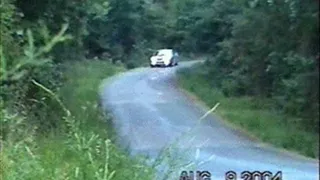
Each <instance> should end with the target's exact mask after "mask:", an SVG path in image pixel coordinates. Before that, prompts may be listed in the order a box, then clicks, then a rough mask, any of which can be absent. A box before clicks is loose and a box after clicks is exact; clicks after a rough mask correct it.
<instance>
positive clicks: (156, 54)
mask: <svg viewBox="0 0 320 180" xmlns="http://www.w3.org/2000/svg"><path fill="white" fill-rule="evenodd" d="M170 53H171V50H170V49H163V50H159V51H157V52H156V53H155V54H154V55H155V56H164V55H169V54H170Z"/></svg>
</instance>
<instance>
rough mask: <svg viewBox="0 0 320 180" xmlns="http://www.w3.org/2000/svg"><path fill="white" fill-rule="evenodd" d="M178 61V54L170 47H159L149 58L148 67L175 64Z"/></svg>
mask: <svg viewBox="0 0 320 180" xmlns="http://www.w3.org/2000/svg"><path fill="white" fill-rule="evenodd" d="M178 63H179V55H178V53H177V52H175V51H174V50H172V49H160V50H158V51H157V52H156V53H155V54H154V55H153V56H152V57H151V58H150V67H155V66H165V67H168V66H176V65H178Z"/></svg>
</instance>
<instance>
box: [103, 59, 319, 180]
mask: <svg viewBox="0 0 320 180" xmlns="http://www.w3.org/2000/svg"><path fill="white" fill-rule="evenodd" d="M193 63H194V62H184V63H182V62H181V63H180V65H179V66H177V67H171V68H139V69H136V70H133V71H129V72H126V73H124V74H121V75H118V76H116V77H113V78H112V79H111V80H109V82H108V83H107V85H104V86H103V88H102V91H101V97H102V104H103V106H104V108H107V109H108V110H109V111H110V112H111V113H112V115H113V118H114V126H115V129H116V132H117V133H118V136H119V143H121V144H122V145H123V146H125V147H129V150H130V152H131V153H132V154H133V155H135V154H143V155H148V156H149V158H150V159H151V160H154V159H155V158H156V157H157V156H159V152H160V150H161V149H163V148H164V147H168V146H169V147H177V148H175V149H173V150H171V151H170V152H171V157H173V159H179V160H180V159H181V162H182V163H187V161H188V162H192V163H194V166H190V167H189V166H187V167H184V168H182V169H179V170H178V169H177V170H173V172H172V173H173V175H174V176H176V177H179V175H180V172H181V170H194V171H196V170H206V171H209V172H210V173H211V179H226V178H225V173H226V172H228V171H231V170H232V171H235V172H236V173H237V174H238V175H237V176H238V178H237V179H241V178H240V176H241V175H240V173H241V172H242V171H270V172H271V173H273V174H275V173H277V172H278V171H282V179H286V180H300V179H301V180H317V179H319V166H318V161H314V160H310V159H306V158H302V157H299V156H293V155H289V154H288V153H284V152H283V151H279V150H276V149H275V148H271V147H268V146H264V145H262V144H261V143H259V142H255V141H252V140H250V139H249V138H247V137H245V136H244V135H241V134H239V133H237V132H236V131H234V130H232V129H230V128H228V127H226V126H225V125H224V123H222V121H221V120H219V119H217V117H215V116H214V115H212V114H211V115H209V116H207V117H206V118H204V119H203V120H202V121H199V118H200V117H201V116H203V115H204V114H205V113H206V112H207V111H208V109H205V108H203V107H202V106H199V105H198V104H197V103H196V102H194V101H193V100H191V99H190V98H189V97H187V96H186V95H185V94H184V93H182V92H181V90H179V89H178V88H177V87H176V85H175V83H174V75H175V72H176V70H177V69H178V68H181V67H183V66H192V64H193ZM218 109H219V108H218ZM218 109H217V110H218ZM173 143H174V144H173ZM174 145H175V146H174ZM171 149H172V148H171ZM166 154H168V153H166ZM164 164H166V165H162V166H159V174H160V175H161V174H165V173H164V172H162V171H165V168H168V167H169V165H168V164H169V163H164ZM160 175H159V176H158V177H155V179H160V178H163V177H161V176H160ZM168 179H172V178H168Z"/></svg>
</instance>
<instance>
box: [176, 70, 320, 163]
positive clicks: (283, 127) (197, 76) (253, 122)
mask: <svg viewBox="0 0 320 180" xmlns="http://www.w3.org/2000/svg"><path fill="white" fill-rule="evenodd" d="M178 82H179V84H180V86H181V87H182V88H184V89H186V90H187V91H189V92H191V93H193V94H194V95H196V96H197V97H198V98H199V99H201V100H202V101H204V103H206V104H207V105H208V106H209V107H213V106H214V105H215V104H216V103H217V102H220V106H219V108H218V110H217V111H216V113H217V114H218V115H219V116H220V117H222V119H224V120H227V121H228V122H230V123H231V124H234V125H235V126H236V127H239V128H241V129H243V130H244V131H246V132H248V133H249V134H251V135H253V136H254V137H257V138H259V139H261V140H262V141H264V142H267V143H270V144H272V145H275V146H276V147H280V148H285V149H288V150H291V151H295V152H298V153H300V154H302V155H305V156H308V157H313V158H315V157H317V158H318V153H319V152H318V148H319V143H318V142H319V136H318V133H312V132H306V131H304V130H302V129H301V128H299V127H298V126H295V125H294V123H284V122H285V121H283V120H284V119H285V118H289V120H290V121H291V122H292V121H296V119H295V118H293V117H287V116H285V115H282V114H279V113H277V112H276V111H275V110H272V108H271V107H272V106H270V103H268V100H259V99H254V98H252V97H232V98H227V97H225V96H223V94H222V93H221V92H220V91H219V90H218V89H214V88H212V87H210V85H209V84H208V82H207V81H206V80H205V78H204V77H203V76H202V75H201V71H197V70H195V71H190V70H188V69H183V70H181V71H180V72H179V73H178ZM290 121H289V122H290Z"/></svg>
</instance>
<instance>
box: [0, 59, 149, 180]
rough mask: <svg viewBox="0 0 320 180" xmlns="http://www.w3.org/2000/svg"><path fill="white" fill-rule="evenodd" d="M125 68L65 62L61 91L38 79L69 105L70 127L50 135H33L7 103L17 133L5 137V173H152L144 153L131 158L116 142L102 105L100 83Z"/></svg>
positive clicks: (7, 176)
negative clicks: (100, 101) (113, 139)
mask: <svg viewBox="0 0 320 180" xmlns="http://www.w3.org/2000/svg"><path fill="white" fill-rule="evenodd" d="M121 70H123V68H121V67H115V66H114V65H112V64H110V63H107V62H103V61H84V62H77V63H69V64H65V77H66V82H65V84H64V86H63V87H62V88H61V90H60V91H59V93H58V94H55V93H53V92H51V91H50V90H49V89H46V88H45V87H44V86H42V85H41V84H39V83H37V82H34V83H35V84H36V85H37V86H38V87H39V88H40V89H42V90H43V91H46V92H47V93H48V94H50V96H51V97H52V98H55V99H56V100H59V101H60V99H61V103H60V104H61V106H63V108H62V109H64V111H65V115H64V117H62V118H63V122H64V123H65V126H66V127H67V128H66V129H61V130H60V131H55V132H54V133H51V134H49V135H47V136H46V137H38V136H36V135H34V133H32V132H33V131H34V129H35V128H33V127H29V126H28V124H27V123H26V122H24V119H25V118H24V117H22V116H20V115H13V114H12V113H9V112H8V111H6V110H4V109H2V114H1V115H3V116H1V117H2V118H5V120H3V121H5V122H8V123H9V124H10V125H9V126H7V127H10V130H11V132H10V133H9V134H10V136H12V138H7V139H6V141H5V142H3V143H2V149H1V169H0V173H1V179H3V180H15V179H23V180H28V179H30V180H31V179H32V180H34V179H43V180H48V179H77V180H79V179H80V180H81V179H83V180H88V179H99V180H109V179H124V180H125V179H153V178H152V177H153V174H154V173H153V170H152V169H151V168H150V167H148V166H147V165H146V162H145V160H144V159H141V158H129V157H128V154H127V153H126V152H124V151H123V150H120V149H119V148H118V147H117V146H116V145H115V144H114V143H113V141H112V128H110V127H109V128H108V126H107V123H106V122H108V121H110V118H108V116H106V114H104V113H102V112H101V110H100V108H99V106H98V101H97V100H98V98H97V97H98V85H99V83H100V82H101V80H102V79H104V78H106V77H108V76H111V75H113V74H115V73H116V72H119V71H121ZM65 130H67V131H65ZM17 137H19V138H17Z"/></svg>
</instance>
